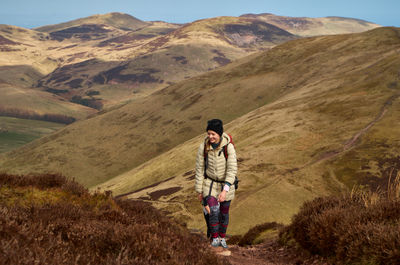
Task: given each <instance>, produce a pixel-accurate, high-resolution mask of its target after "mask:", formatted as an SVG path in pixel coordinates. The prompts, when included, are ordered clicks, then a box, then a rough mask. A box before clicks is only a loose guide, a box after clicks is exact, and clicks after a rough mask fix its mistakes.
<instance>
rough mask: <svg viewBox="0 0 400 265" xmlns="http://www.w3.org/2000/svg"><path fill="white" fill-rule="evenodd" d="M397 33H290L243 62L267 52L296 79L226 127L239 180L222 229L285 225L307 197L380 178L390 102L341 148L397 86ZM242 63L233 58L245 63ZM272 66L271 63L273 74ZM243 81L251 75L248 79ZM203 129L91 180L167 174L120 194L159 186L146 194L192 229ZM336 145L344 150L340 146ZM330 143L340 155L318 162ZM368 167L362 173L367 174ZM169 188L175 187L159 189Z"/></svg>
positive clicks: (394, 120) (392, 140)
mask: <svg viewBox="0 0 400 265" xmlns="http://www.w3.org/2000/svg"><path fill="white" fill-rule="evenodd" d="M398 34H399V30H398V29H390V28H387V29H378V30H373V31H371V32H367V33H364V34H357V35H348V36H333V37H323V38H312V39H305V40H298V41H295V42H291V43H288V44H285V45H281V46H279V47H277V48H275V49H274V50H272V51H271V52H270V53H264V54H262V55H260V57H258V58H257V60H252V61H251V62H250V63H249V65H247V66H252V67H251V68H252V69H257V67H256V65H257V63H261V64H265V63H266V62H271V57H272V56H277V57H279V58H286V60H287V61H286V64H284V65H285V66H283V65H281V66H280V67H282V68H285V70H286V72H287V74H288V75H289V76H290V77H291V78H293V79H291V82H293V83H294V80H295V78H296V77H301V80H302V82H300V84H298V85H297V86H296V88H297V89H295V90H294V91H293V92H292V93H289V94H288V95H286V96H284V97H283V98H280V99H279V100H278V101H277V102H274V103H271V104H268V105H266V106H263V107H261V108H259V109H257V110H255V111H253V112H250V113H249V114H247V115H244V116H243V117H240V118H239V119H235V120H234V121H232V122H231V123H230V124H229V125H227V126H226V127H227V130H228V131H229V132H230V133H232V134H233V136H234V139H235V143H236V147H237V150H238V155H239V159H240V162H239V170H240V171H239V176H240V179H241V183H240V190H239V192H238V196H237V198H236V200H235V203H234V204H233V206H232V207H233V208H232V220H235V221H233V222H232V225H231V227H230V233H243V232H245V231H246V230H247V229H249V228H250V227H251V226H252V225H254V224H255V223H262V222H265V221H279V222H284V223H287V222H289V220H290V217H291V216H292V214H293V213H295V212H296V211H297V209H298V207H300V205H301V204H302V202H304V201H305V200H308V199H311V198H313V197H314V196H319V195H325V194H331V193H337V192H340V191H342V190H345V189H347V188H349V189H351V187H352V185H353V184H355V183H360V184H365V183H367V182H366V180H368V181H369V182H368V183H370V184H375V185H376V184H377V183H382V180H383V182H385V181H387V175H386V176H385V175H384V174H383V173H382V172H381V171H380V170H383V169H385V166H386V167H388V166H389V165H388V163H389V162H386V163H387V164H386V165H384V166H383V168H381V169H380V168H378V166H377V164H378V163H379V161H382V160H383V158H393V157H396V150H398V147H399V146H398V145H399V144H398V138H397V137H396V136H397V133H396V131H398V130H399V128H398V126H397V124H399V123H398V122H399V119H400V118H399V117H400V116H399V115H398V113H399V112H400V103H399V100H397V101H396V100H394V101H393V103H392V104H391V105H387V111H386V112H385V114H384V116H383V117H382V119H381V120H379V121H378V122H377V123H375V124H374V125H373V126H372V127H371V128H370V129H369V130H368V131H366V133H365V134H363V135H361V137H360V138H359V139H358V141H356V144H355V146H354V147H353V148H350V149H345V144H346V142H347V141H348V140H350V139H351V138H352V137H353V136H354V135H356V134H357V132H359V131H360V130H362V129H363V128H365V127H367V126H368V124H369V123H370V122H372V121H373V120H374V119H375V118H376V117H377V116H379V113H380V112H381V110H382V107H383V106H384V105H385V103H386V102H387V100H388V99H389V98H390V97H392V96H396V95H399V93H400V87H399V84H398V83H399V81H400V80H399V76H398V69H399V67H400V59H399V56H398V54H396V52H395V50H396V49H399V46H400V40H399V35H398ZM289 57H292V58H291V59H289ZM245 66H246V64H244V65H241V68H242V69H243V70H244V71H245V69H247V68H246V67H245ZM321 66H322V67H321ZM264 67H265V65H264ZM264 69H265V68H264ZM278 70H279V67H276V68H274V72H275V71H278ZM303 71H304V72H303ZM296 72H297V74H296ZM262 75H263V74H262ZM268 75H271V72H268ZM253 78H254V77H253ZM246 81H247V84H249V83H251V82H250V81H251V79H250V78H247V79H246ZM297 82H299V80H297ZM293 83H292V84H293ZM263 84H265V83H263ZM292 84H290V85H292ZM294 84H295V83H294ZM259 85H260V86H261V85H262V84H261V83H259ZM199 126H201V124H200V125H199ZM202 137H203V136H199V137H196V138H194V139H192V140H190V141H188V142H185V143H184V144H181V145H179V146H177V147H176V148H174V149H172V150H170V151H168V152H166V153H164V154H162V155H160V156H159V157H156V158H154V159H152V160H150V161H148V162H147V163H145V164H143V165H141V166H140V167H138V168H135V169H133V170H132V171H129V172H126V173H125V174H122V175H120V176H119V177H117V178H114V179H111V180H110V181H108V182H106V183H104V184H102V185H100V188H102V189H109V190H113V191H114V193H115V194H122V193H128V192H130V191H134V190H137V189H139V188H142V187H146V186H149V185H151V184H153V183H155V182H159V181H162V180H165V179H167V178H170V177H174V178H173V179H171V180H168V181H166V182H163V183H160V184H159V185H157V186H156V187H149V188H147V189H144V190H142V191H140V192H137V193H134V194H131V195H129V196H128V197H130V198H147V199H151V198H153V199H154V194H156V193H154V192H157V191H161V193H160V194H165V195H166V196H165V197H161V200H160V201H158V202H155V204H156V205H157V206H158V207H160V208H163V209H166V210H170V211H172V212H173V215H175V216H177V217H178V218H180V219H182V220H184V221H187V222H188V223H189V225H190V226H191V227H195V228H200V227H202V226H204V222H203V220H202V216H201V214H200V206H199V205H198V204H197V203H196V202H195V194H194V191H193V180H192V179H191V176H192V175H193V172H190V171H191V170H192V169H193V167H194V162H195V161H194V159H195V156H194V155H195V152H196V148H197V146H198V144H199V142H200V141H201V139H202ZM249 139H251V140H250V141H249ZM343 150H346V152H343V153H340V152H341V151H343ZM331 151H337V152H339V155H337V156H336V157H332V158H331V159H327V160H323V159H322V160H320V159H321V158H323V157H325V156H326V155H327V154H329V153H330V152H331ZM189 154H192V155H189ZM319 160H320V161H319ZM318 161H319V162H318ZM392 163H394V162H393V161H392ZM368 175H369V176H370V178H366V176H368ZM371 175H373V177H371ZM172 187H182V188H183V189H182V190H180V191H179V192H172V193H168V192H167V189H169V188H172ZM163 190H164V192H163ZM152 196H153V197H152ZM171 209H172V210H171Z"/></svg>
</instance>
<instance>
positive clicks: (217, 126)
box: [206, 119, 224, 136]
mask: <svg viewBox="0 0 400 265" xmlns="http://www.w3.org/2000/svg"><path fill="white" fill-rule="evenodd" d="M208 130H211V131H214V132H216V133H218V134H219V136H222V133H223V132H224V127H223V126H222V121H221V120H219V119H212V120H209V121H208V122H207V129H206V131H208Z"/></svg>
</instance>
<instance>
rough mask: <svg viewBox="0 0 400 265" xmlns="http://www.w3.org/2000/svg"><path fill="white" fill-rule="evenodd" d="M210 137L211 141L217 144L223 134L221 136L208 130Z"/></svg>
mask: <svg viewBox="0 0 400 265" xmlns="http://www.w3.org/2000/svg"><path fill="white" fill-rule="evenodd" d="M207 135H208V139H209V140H210V143H212V144H217V143H219V140H220V139H221V136H219V134H218V133H216V132H214V131H211V130H208V131H207Z"/></svg>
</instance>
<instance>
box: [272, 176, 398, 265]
mask: <svg viewBox="0 0 400 265" xmlns="http://www.w3.org/2000/svg"><path fill="white" fill-rule="evenodd" d="M399 187H400V186H399V178H397V179H396V181H395V182H394V183H391V184H390V185H389V188H388V191H387V192H385V193H383V192H379V193H377V192H360V191H358V192H354V191H353V192H352V193H351V194H348V195H344V196H342V197H323V198H317V199H315V200H313V201H310V202H307V203H305V204H304V205H303V206H302V208H301V210H300V212H299V213H298V214H297V215H295V216H294V218H293V222H292V224H291V225H290V226H288V227H287V228H285V229H284V230H283V231H282V232H281V235H280V237H281V240H282V241H283V242H286V243H287V242H288V241H289V240H290V239H294V240H295V241H296V242H297V243H298V244H299V245H300V246H301V247H302V248H304V249H306V250H308V251H310V252H311V253H312V254H318V255H321V256H324V257H327V258H329V259H331V260H332V261H333V262H334V263H335V264H336V263H345V264H347V263H351V264H398V261H399V260H400V198H399V191H400V189H399Z"/></svg>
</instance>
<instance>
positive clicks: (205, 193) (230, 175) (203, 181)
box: [195, 119, 237, 248]
mask: <svg viewBox="0 0 400 265" xmlns="http://www.w3.org/2000/svg"><path fill="white" fill-rule="evenodd" d="M206 131H207V137H206V138H205V140H204V141H203V142H202V143H201V144H200V147H199V149H198V152H197V159H196V181H195V190H196V192H197V193H198V199H199V200H200V201H201V202H203V201H204V204H205V205H207V206H208V207H209V211H210V212H209V217H208V222H207V223H208V229H209V232H210V235H211V238H212V242H211V245H212V246H213V247H218V246H222V247H224V248H227V247H228V245H227V244H226V240H225V235H226V230H227V228H228V223H229V206H230V204H231V201H232V199H233V198H234V196H235V187H234V185H233V184H234V182H235V177H236V173H237V160H236V151H235V147H234V145H233V143H232V142H231V138H230V136H229V135H228V134H226V133H224V129H223V124H222V121H221V120H219V119H213V120H210V121H208V123H207V129H206ZM224 151H225V152H224Z"/></svg>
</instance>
